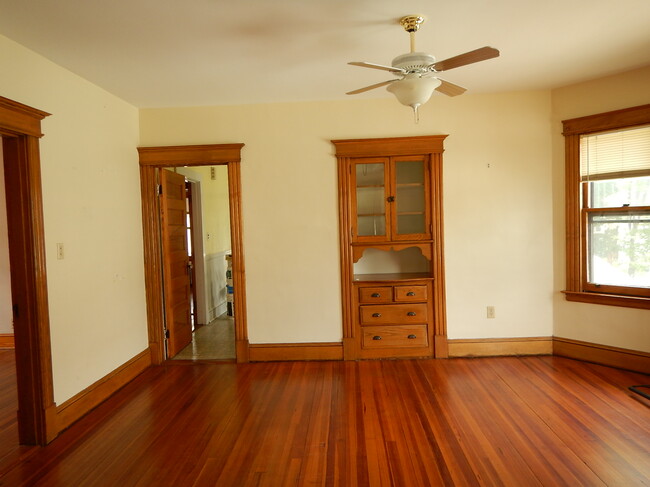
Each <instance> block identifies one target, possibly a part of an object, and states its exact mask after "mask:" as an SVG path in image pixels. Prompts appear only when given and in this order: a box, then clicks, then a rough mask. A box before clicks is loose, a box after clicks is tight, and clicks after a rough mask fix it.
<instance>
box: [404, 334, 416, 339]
mask: <svg viewBox="0 0 650 487" xmlns="http://www.w3.org/2000/svg"><path fill="white" fill-rule="evenodd" d="M406 338H408V339H409V340H413V339H414V338H417V337H416V336H415V335H409V336H407V337H406Z"/></svg>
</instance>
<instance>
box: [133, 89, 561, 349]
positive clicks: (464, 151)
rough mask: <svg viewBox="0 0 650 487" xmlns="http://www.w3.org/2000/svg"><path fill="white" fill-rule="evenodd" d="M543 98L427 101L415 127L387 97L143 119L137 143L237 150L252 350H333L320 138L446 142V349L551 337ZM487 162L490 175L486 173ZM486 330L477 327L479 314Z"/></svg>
mask: <svg viewBox="0 0 650 487" xmlns="http://www.w3.org/2000/svg"><path fill="white" fill-rule="evenodd" d="M549 119H550V98H549V93H548V92H524V93H509V94H495V95H471V94H466V95H463V97H458V98H453V99H452V98H446V97H443V96H436V97H434V99H432V100H431V101H430V102H429V103H428V104H427V105H425V106H424V107H423V108H422V110H421V114H420V123H419V124H417V125H416V124H414V122H413V115H412V113H411V111H410V109H408V108H406V107H403V106H401V105H399V104H398V103H396V102H395V100H393V99H379V100H377V99H374V100H368V99H363V98H359V99H354V100H349V101H347V100H346V101H336V102H313V103H287V104H269V105H246V106H228V107H198V108H170V109H143V110H141V111H140V121H141V123H140V130H141V131H140V137H141V143H142V145H177V144H179V145H182V144H207V143H211V144H218V143H236V142H243V143H245V144H246V145H245V147H244V148H243V149H242V186H243V187H242V199H243V220H244V251H245V258H246V279H247V280H246V283H247V303H248V327H249V337H250V341H251V343H274V342H275V343H282V342H320V341H324V342H327V341H338V340H340V339H341V336H342V332H341V297H340V277H339V275H340V273H339V251H338V223H337V222H338V206H337V175H336V159H335V157H334V150H333V146H332V144H331V143H330V140H331V139H346V138H362V137H394V136H410V135H427V134H450V136H449V137H448V138H447V139H446V142H445V149H446V152H445V154H444V159H445V162H444V164H445V166H444V168H445V177H444V184H445V197H444V202H445V236H446V242H445V249H446V265H447V303H448V309H447V312H448V322H449V337H450V338H474V337H512V336H550V335H551V334H552V291H553V285H552V265H551V263H552V240H551V237H552V236H551V233H550V231H548V232H540V231H539V229H540V228H547V229H550V228H552V221H551V217H552V213H551V208H552V201H551V165H550V158H551V151H550V147H551V138H550V131H549ZM488 165H489V167H488ZM488 305H493V306H495V307H496V315H497V318H496V319H491V320H488V319H486V306H488Z"/></svg>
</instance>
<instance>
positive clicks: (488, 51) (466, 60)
mask: <svg viewBox="0 0 650 487" xmlns="http://www.w3.org/2000/svg"><path fill="white" fill-rule="evenodd" d="M498 56H499V50H498V49H495V48H493V47H489V46H485V47H481V48H479V49H475V50H474V51H470V52H466V53H465V54H459V55H458V56H454V57H450V58H449V59H445V60H444V61H438V62H437V63H434V64H432V65H431V67H432V68H433V69H435V70H436V71H447V70H449V69H453V68H458V67H460V66H465V65H467V64H472V63H478V62H479V61H485V60H487V59H492V58H495V57H498Z"/></svg>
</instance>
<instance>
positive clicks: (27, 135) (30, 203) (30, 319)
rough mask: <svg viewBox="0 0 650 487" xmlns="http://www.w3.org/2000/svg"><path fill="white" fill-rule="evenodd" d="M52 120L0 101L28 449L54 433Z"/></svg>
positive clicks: (22, 425)
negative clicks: (47, 218) (47, 202)
mask: <svg viewBox="0 0 650 487" xmlns="http://www.w3.org/2000/svg"><path fill="white" fill-rule="evenodd" d="M48 115H49V114H48V113H46V112H43V111H41V110H37V109H35V108H31V107H28V106H26V105H23V104H21V103H17V102H15V101H12V100H8V99H6V98H1V97H0V135H2V136H3V137H2V147H3V156H4V157H3V159H4V160H3V164H4V174H5V193H6V198H7V210H8V211H7V226H8V229H9V259H10V265H11V294H12V303H13V306H14V307H15V309H16V310H17V311H18V313H17V314H16V313H15V314H14V340H15V350H16V376H17V378H18V381H17V386H18V436H19V440H20V443H21V444H28V445H34V444H39V445H45V444H47V442H48V441H49V439H51V438H52V436H53V434H54V431H55V429H56V427H55V426H56V425H55V424H54V423H53V421H52V414H51V411H52V409H53V407H54V385H53V377H52V355H51V346H50V319H49V305H48V291H47V270H46V265H45V230H44V223H43V193H42V188H41V164H40V151H39V137H41V136H42V132H41V120H42V119H43V118H44V117H46V116H48Z"/></svg>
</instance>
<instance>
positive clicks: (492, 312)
mask: <svg viewBox="0 0 650 487" xmlns="http://www.w3.org/2000/svg"><path fill="white" fill-rule="evenodd" d="M487 317H488V318H490V319H491V318H496V317H497V316H496V311H495V309H494V306H488V307H487Z"/></svg>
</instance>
